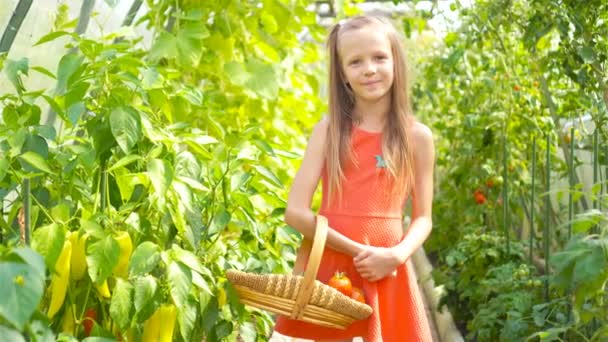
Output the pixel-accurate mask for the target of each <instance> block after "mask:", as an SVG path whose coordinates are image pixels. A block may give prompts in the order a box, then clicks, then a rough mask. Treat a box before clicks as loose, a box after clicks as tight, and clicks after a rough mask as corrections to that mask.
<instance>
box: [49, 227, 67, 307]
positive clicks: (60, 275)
mask: <svg viewBox="0 0 608 342" xmlns="http://www.w3.org/2000/svg"><path fill="white" fill-rule="evenodd" d="M71 258H72V243H71V242H70V240H68V239H66V240H65V242H64V243H63V249H62V250H61V253H60V254H59V258H57V263H56V264H55V273H54V274H53V276H52V278H51V303H50V304H49V311H48V312H47V316H48V317H49V318H53V316H55V314H56V313H57V311H59V309H61V306H62V305H63V301H64V300H65V293H66V291H67V289H68V285H69V281H70V261H71Z"/></svg>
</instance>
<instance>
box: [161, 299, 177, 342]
mask: <svg viewBox="0 0 608 342" xmlns="http://www.w3.org/2000/svg"><path fill="white" fill-rule="evenodd" d="M159 310H160V321H161V323H162V327H161V329H160V336H159V337H160V339H159V341H160V342H171V341H173V329H174V328H175V318H176V317H177V310H176V308H175V305H172V304H165V305H163V306H161V307H160V309H159Z"/></svg>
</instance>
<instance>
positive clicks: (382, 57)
mask: <svg viewBox="0 0 608 342" xmlns="http://www.w3.org/2000/svg"><path fill="white" fill-rule="evenodd" d="M375 58H376V60H377V61H382V60H385V59H386V56H376V57H375Z"/></svg>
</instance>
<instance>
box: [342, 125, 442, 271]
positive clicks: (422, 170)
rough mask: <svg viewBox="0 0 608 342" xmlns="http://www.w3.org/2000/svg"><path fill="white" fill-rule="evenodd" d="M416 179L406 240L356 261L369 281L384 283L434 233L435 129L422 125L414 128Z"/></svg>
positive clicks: (365, 252) (368, 250)
mask: <svg viewBox="0 0 608 342" xmlns="http://www.w3.org/2000/svg"><path fill="white" fill-rule="evenodd" d="M412 133H413V138H414V146H415V148H414V151H413V152H414V162H415V170H414V172H415V177H414V191H413V193H412V221H411V224H410V226H409V227H408V229H407V231H406V233H405V236H404V238H403V240H401V242H400V243H399V244H397V245H396V246H394V247H392V248H382V247H372V246H368V247H364V250H363V251H362V252H361V253H360V254H358V255H357V256H356V257H355V259H354V263H355V267H356V269H357V271H358V272H359V274H361V276H362V277H363V278H365V279H367V280H369V281H377V280H380V279H382V278H384V277H386V276H387V275H389V274H391V273H392V272H394V271H395V268H397V266H399V265H401V264H403V263H405V262H406V261H407V259H409V258H410V256H412V254H414V252H415V251H416V249H418V248H419V247H420V246H422V244H423V243H424V241H425V240H426V239H427V237H428V236H429V234H430V233H431V228H432V225H433V223H432V219H431V215H432V202H433V168H434V164H435V147H434V144H433V135H432V133H431V130H430V129H429V128H428V127H426V126H425V125H423V124H421V123H415V124H414V129H413V132H412Z"/></svg>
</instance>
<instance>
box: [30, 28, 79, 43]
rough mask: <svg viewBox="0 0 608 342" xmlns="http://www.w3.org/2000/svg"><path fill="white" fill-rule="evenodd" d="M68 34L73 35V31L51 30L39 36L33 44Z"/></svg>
mask: <svg viewBox="0 0 608 342" xmlns="http://www.w3.org/2000/svg"><path fill="white" fill-rule="evenodd" d="M68 35H73V33H70V32H66V31H55V32H51V33H49V34H46V35H44V36H43V37H42V38H40V39H39V40H38V41H37V42H36V43H35V44H34V46H37V45H40V44H44V43H47V42H50V41H53V40H55V39H57V38H59V37H63V36H68Z"/></svg>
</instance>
